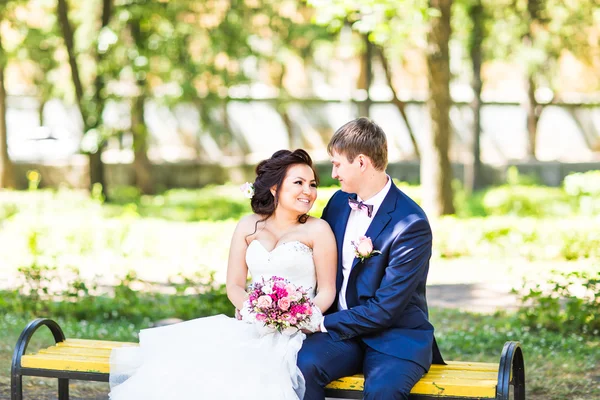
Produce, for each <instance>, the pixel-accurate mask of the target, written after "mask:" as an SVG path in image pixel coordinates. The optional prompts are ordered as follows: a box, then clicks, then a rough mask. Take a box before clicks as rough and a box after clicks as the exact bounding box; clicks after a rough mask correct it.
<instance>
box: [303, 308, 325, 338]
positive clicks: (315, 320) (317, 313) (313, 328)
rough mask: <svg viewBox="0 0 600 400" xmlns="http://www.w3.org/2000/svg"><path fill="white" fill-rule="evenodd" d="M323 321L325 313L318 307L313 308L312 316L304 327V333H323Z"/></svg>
mask: <svg viewBox="0 0 600 400" xmlns="http://www.w3.org/2000/svg"><path fill="white" fill-rule="evenodd" d="M322 321H323V313H321V310H320V309H319V307H317V306H312V315H311V316H310V318H309V319H308V321H306V323H305V324H303V326H302V329H301V330H302V332H304V333H315V332H320V331H321V322H322Z"/></svg>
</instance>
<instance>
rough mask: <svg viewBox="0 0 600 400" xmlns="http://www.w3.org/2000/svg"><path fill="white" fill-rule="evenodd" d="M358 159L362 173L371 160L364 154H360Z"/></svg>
mask: <svg viewBox="0 0 600 400" xmlns="http://www.w3.org/2000/svg"><path fill="white" fill-rule="evenodd" d="M356 158H357V160H358V165H359V167H360V169H361V171H364V170H365V169H366V168H367V164H368V163H369V162H371V160H369V158H368V157H367V156H365V155H364V154H359V155H358V156H356Z"/></svg>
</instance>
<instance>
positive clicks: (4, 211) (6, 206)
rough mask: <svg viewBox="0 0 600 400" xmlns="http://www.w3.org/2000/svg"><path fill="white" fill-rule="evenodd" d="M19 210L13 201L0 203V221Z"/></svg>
mask: <svg viewBox="0 0 600 400" xmlns="http://www.w3.org/2000/svg"><path fill="white" fill-rule="evenodd" d="M18 212H19V207H18V206H17V205H16V204H14V203H0V222H2V221H3V220H5V219H9V218H11V217H12V216H13V215H15V214H17V213H18Z"/></svg>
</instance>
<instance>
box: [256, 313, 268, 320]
mask: <svg viewBox="0 0 600 400" xmlns="http://www.w3.org/2000/svg"><path fill="white" fill-rule="evenodd" d="M256 320H257V321H261V322H265V321H266V320H267V316H266V315H265V314H256Z"/></svg>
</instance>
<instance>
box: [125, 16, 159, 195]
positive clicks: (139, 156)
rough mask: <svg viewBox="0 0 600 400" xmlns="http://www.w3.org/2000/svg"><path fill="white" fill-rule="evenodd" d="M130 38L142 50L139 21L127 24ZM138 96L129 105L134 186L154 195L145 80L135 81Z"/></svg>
mask: <svg viewBox="0 0 600 400" xmlns="http://www.w3.org/2000/svg"><path fill="white" fill-rule="evenodd" d="M129 29H130V32H131V37H132V38H133V41H134V43H135V46H136V47H137V48H138V49H143V48H144V45H145V43H144V39H143V37H142V31H141V27H140V21H139V20H132V21H131V22H130V24H129ZM136 84H137V88H138V95H137V96H136V97H134V98H133V99H132V104H131V133H132V135H133V156H134V158H133V170H134V174H135V184H136V186H137V187H138V189H140V191H141V192H142V193H144V194H152V193H154V182H153V180H152V165H151V164H150V159H149V158H148V127H147V126H146V121H145V119H144V105H145V103H146V98H147V97H148V87H147V85H148V83H147V82H146V79H137V81H136Z"/></svg>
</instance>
